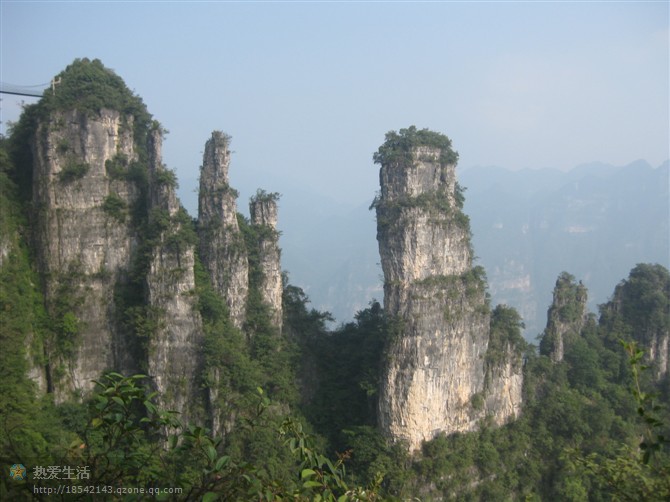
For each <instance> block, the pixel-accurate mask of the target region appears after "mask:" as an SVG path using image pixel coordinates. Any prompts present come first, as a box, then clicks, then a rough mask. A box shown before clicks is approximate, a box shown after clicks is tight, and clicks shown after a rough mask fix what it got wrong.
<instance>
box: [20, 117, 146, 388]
mask: <svg viewBox="0 0 670 502" xmlns="http://www.w3.org/2000/svg"><path fill="white" fill-rule="evenodd" d="M132 125H133V123H132V117H130V116H122V115H121V114H120V113H119V112H118V111H114V110H104V109H103V110H102V111H100V113H99V114H96V115H91V114H87V113H79V112H77V111H75V110H72V111H69V112H54V113H52V114H51V115H50V117H49V118H48V119H47V120H44V121H42V122H41V123H40V124H39V126H38V129H37V132H36V134H35V139H34V143H33V158H34V165H33V180H34V182H33V204H34V209H35V227H34V228H35V235H34V240H35V249H36V251H37V258H38V266H39V269H40V272H41V273H42V275H43V277H44V278H45V298H46V303H47V308H48V310H49V312H50V313H51V315H52V316H53V317H54V318H55V319H56V322H57V329H56V331H57V332H58V333H57V339H56V340H55V341H54V342H53V343H51V344H50V345H49V346H47V347H46V352H47V356H48V360H49V367H48V371H47V373H48V380H49V386H50V387H51V389H52V390H53V391H54V393H55V396H56V400H57V401H62V400H64V399H66V398H68V397H71V396H72V395H73V394H74V395H81V394H82V393H84V392H86V391H88V390H90V389H91V388H92V386H93V383H92V380H93V379H95V378H97V377H99V375H100V373H101V372H102V371H103V370H105V369H111V368H114V367H118V365H117V364H116V362H117V361H118V360H119V359H120V358H121V355H120V354H119V351H120V350H122V349H121V348H120V347H118V344H117V341H118V337H117V336H118V334H119V333H118V327H117V326H116V325H115V323H114V321H113V319H114V318H115V314H116V312H115V301H114V285H115V284H116V283H117V281H120V280H123V277H124V276H125V275H126V273H127V271H128V269H129V267H130V258H131V255H132V252H133V249H134V247H135V246H136V243H137V236H136V235H135V232H134V231H133V229H132V226H131V225H130V222H129V220H130V218H129V217H128V215H127V212H128V208H130V207H132V206H133V205H134V204H135V202H136V200H137V198H138V191H137V189H136V188H135V185H134V184H133V183H131V182H129V181H127V180H125V179H122V178H116V177H113V176H111V175H110V173H109V172H108V170H107V166H106V163H107V162H108V161H111V160H112V159H114V158H119V156H120V157H122V158H124V159H126V161H133V160H135V159H136V158H137V154H136V151H135V148H134V144H133V128H132Z"/></svg>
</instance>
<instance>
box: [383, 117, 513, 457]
mask: <svg viewBox="0 0 670 502" xmlns="http://www.w3.org/2000/svg"><path fill="white" fill-rule="evenodd" d="M374 158H375V162H376V163H379V164H381V170H380V184H381V193H380V195H379V196H378V198H377V199H376V200H375V202H374V203H373V206H374V207H375V208H376V211H377V240H378V242H379V253H380V256H381V265H382V270H383V272H384V308H385V312H386V314H387V315H388V316H389V318H390V319H392V320H394V321H395V322H393V325H394V326H395V327H394V332H393V333H391V334H390V340H389V342H388V348H387V357H386V360H385V362H384V368H383V371H382V378H381V389H380V399H379V403H380V405H379V406H380V407H379V422H380V426H381V428H382V431H383V432H384V433H386V434H387V435H388V436H390V437H391V438H393V439H394V440H402V441H405V442H406V443H407V444H408V446H409V448H410V450H416V449H418V448H419V447H420V445H421V442H422V441H423V440H429V439H432V438H433V437H434V436H435V435H437V434H439V433H441V432H444V433H447V434H448V433H452V432H456V431H467V430H472V429H474V428H475V427H476V424H477V420H478V419H479V418H481V417H482V416H483V415H484V414H485V413H493V414H499V415H500V414H502V415H505V414H506V413H510V412H509V411H507V412H505V411H501V410H489V409H484V408H485V403H488V402H491V403H493V402H494V401H493V400H490V399H488V396H487V388H488V387H489V386H488V385H487V383H486V373H487V367H486V363H485V361H486V357H485V356H486V353H487V347H488V342H489V323H490V311H489V307H488V303H487V300H486V291H485V290H486V282H485V279H484V273H483V270H482V269H481V267H476V268H474V269H473V268H472V250H471V245H470V229H469V220H468V218H467V216H465V215H464V214H463V213H462V212H461V205H462V202H463V199H462V193H461V190H460V189H459V187H458V185H457V183H456V175H455V163H456V160H457V158H458V156H457V154H456V152H454V151H453V150H451V141H450V140H449V139H448V138H447V137H446V136H443V135H441V134H438V133H434V132H431V131H428V130H426V129H424V130H422V131H417V130H416V128H414V127H412V128H410V129H404V130H401V131H400V133H399V134H398V133H395V132H391V133H389V134H387V136H386V142H385V143H384V145H382V147H380V149H379V151H378V152H377V153H376V154H375V157H374ZM502 373H504V372H502ZM502 373H501V375H502ZM505 375H506V374H505ZM495 383H496V382H495V378H494V379H493V380H492V381H491V385H490V387H491V388H492V389H493V388H496V387H497V386H496V385H495ZM518 392H519V395H518V396H514V398H513V399H514V400H516V401H518V402H519V403H520V400H521V396H520V387H519V389H518ZM477 396H478V397H477ZM478 401H479V405H477V406H475V405H473V403H476V402H478ZM517 404H518V403H517ZM508 409H512V410H514V409H518V406H516V407H515V406H511V407H508ZM502 415H500V416H499V417H497V418H499V419H500V420H499V421H504V419H505V418H506V416H502Z"/></svg>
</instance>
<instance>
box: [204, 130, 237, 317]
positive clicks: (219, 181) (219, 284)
mask: <svg viewBox="0 0 670 502" xmlns="http://www.w3.org/2000/svg"><path fill="white" fill-rule="evenodd" d="M228 142H229V138H228V137H227V136H226V135H224V134H223V133H221V132H219V131H214V132H213V133H212V137H211V138H210V139H209V140H208V141H207V143H206V145H205V154H204V158H203V163H202V170H201V172H200V192H199V197H198V220H199V234H200V256H201V257H202V261H203V264H204V266H205V268H206V269H207V270H208V271H209V274H210V276H211V279H212V284H213V285H214V288H215V289H216V290H217V291H218V292H219V294H221V296H222V297H223V298H224V300H225V302H226V304H227V305H228V308H229V309H230V318H231V320H232V322H233V324H234V325H235V326H237V327H238V328H241V327H242V325H243V324H244V319H245V310H246V302H247V294H248V290H249V278H248V274H249V262H248V257H247V252H246V249H245V246H244V238H243V236H242V234H241V232H240V228H239V225H238V223H237V204H236V200H237V192H236V191H235V190H234V189H232V188H231V187H230V185H229V179H228V169H229V166H230V151H229V150H228Z"/></svg>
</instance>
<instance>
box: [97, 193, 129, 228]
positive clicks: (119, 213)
mask: <svg viewBox="0 0 670 502" xmlns="http://www.w3.org/2000/svg"><path fill="white" fill-rule="evenodd" d="M102 210H103V211H104V212H105V213H107V214H108V215H109V216H111V217H112V218H114V219H115V220H117V221H118V222H120V223H123V222H124V221H126V215H127V213H128V204H126V201H124V200H123V199H122V198H121V197H119V195H118V194H116V193H110V194H109V195H108V196H107V197H105V200H104V201H103V203H102Z"/></svg>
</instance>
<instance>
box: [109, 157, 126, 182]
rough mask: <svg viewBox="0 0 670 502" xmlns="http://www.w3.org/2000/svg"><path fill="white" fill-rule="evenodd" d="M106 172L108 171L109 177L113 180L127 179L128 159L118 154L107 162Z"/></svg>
mask: <svg viewBox="0 0 670 502" xmlns="http://www.w3.org/2000/svg"><path fill="white" fill-rule="evenodd" d="M105 170H106V171H107V176H109V177H110V178H112V179H113V180H124V179H127V176H128V157H126V156H125V155H123V154H121V153H117V154H116V155H115V156H114V157H112V158H111V159H107V160H106V161H105Z"/></svg>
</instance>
